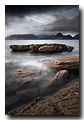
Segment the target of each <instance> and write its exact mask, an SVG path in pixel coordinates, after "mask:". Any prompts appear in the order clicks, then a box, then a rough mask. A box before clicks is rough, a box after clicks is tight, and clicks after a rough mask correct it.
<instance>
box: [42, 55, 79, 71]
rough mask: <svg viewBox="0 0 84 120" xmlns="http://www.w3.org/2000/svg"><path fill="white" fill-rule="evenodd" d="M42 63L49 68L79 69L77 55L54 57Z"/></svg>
mask: <svg viewBox="0 0 84 120" xmlns="http://www.w3.org/2000/svg"><path fill="white" fill-rule="evenodd" d="M44 65H46V66H47V67H48V68H50V69H57V70H71V71H73V70H75V71H79V56H70V57H62V58H56V59H54V61H53V62H48V63H45V64H44Z"/></svg>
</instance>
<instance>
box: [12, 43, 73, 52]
mask: <svg viewBox="0 0 84 120" xmlns="http://www.w3.org/2000/svg"><path fill="white" fill-rule="evenodd" d="M10 49H12V50H13V51H25V50H31V51H32V52H46V53H48V52H51V53H52V52H61V51H72V50H73V49H74V47H72V46H68V45H65V44H30V45H11V46H10Z"/></svg>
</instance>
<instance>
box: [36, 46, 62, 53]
mask: <svg viewBox="0 0 84 120" xmlns="http://www.w3.org/2000/svg"><path fill="white" fill-rule="evenodd" d="M38 51H39V52H60V51H62V46H61V45H60V46H58V45H56V46H41V47H40V48H39V50H38Z"/></svg>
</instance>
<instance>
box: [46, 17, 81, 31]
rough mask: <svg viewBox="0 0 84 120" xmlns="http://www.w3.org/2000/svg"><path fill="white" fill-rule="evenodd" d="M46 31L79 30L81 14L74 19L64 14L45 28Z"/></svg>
mask: <svg viewBox="0 0 84 120" xmlns="http://www.w3.org/2000/svg"><path fill="white" fill-rule="evenodd" d="M44 30H45V31H51V32H52V31H62V32H79V16H76V17H74V18H72V19H69V18H67V17H66V16H64V15H62V16H60V17H58V18H57V20H55V21H54V22H53V23H51V24H48V25H47V26H45V28H44Z"/></svg>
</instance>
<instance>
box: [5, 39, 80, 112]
mask: <svg viewBox="0 0 84 120" xmlns="http://www.w3.org/2000/svg"><path fill="white" fill-rule="evenodd" d="M40 43H60V44H66V45H71V46H73V47H74V49H73V51H71V52H59V53H38V52H31V51H23V52H21V51H20V52H13V51H12V50H11V49H10V47H9V46H10V45H28V44H40ZM65 56H79V40H6V41H5V63H11V62H12V63H17V64H8V65H6V67H5V112H6V113H7V112H9V111H11V110H13V109H15V108H17V107H19V106H21V105H23V104H25V103H27V102H28V101H31V100H33V99H35V98H36V97H39V96H45V95H47V94H50V92H51V91H49V92H48V91H45V90H44V89H43V87H44V86H45V85H46V84H47V83H48V82H49V80H51V79H52V77H53V76H54V75H55V74H56V71H52V70H49V69H47V68H46V67H45V66H43V65H42V63H40V62H38V60H44V59H51V60H54V59H55V58H60V57H65ZM27 66H34V67H36V68H40V69H41V71H42V72H41V75H40V77H41V76H42V79H41V81H38V82H37V83H36V84H34V86H32V85H29V86H27V85H26V86H22V87H21V85H20V84H16V83H14V82H13V77H14V76H13V72H14V71H15V70H17V69H19V68H22V67H27ZM71 76H72V75H71ZM77 77H78V75H76V76H75V78H77ZM70 79H72V78H70ZM17 80H18V79H17ZM67 81H69V79H68V80H67ZM28 90H29V93H28ZM23 93H24V94H23Z"/></svg>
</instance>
